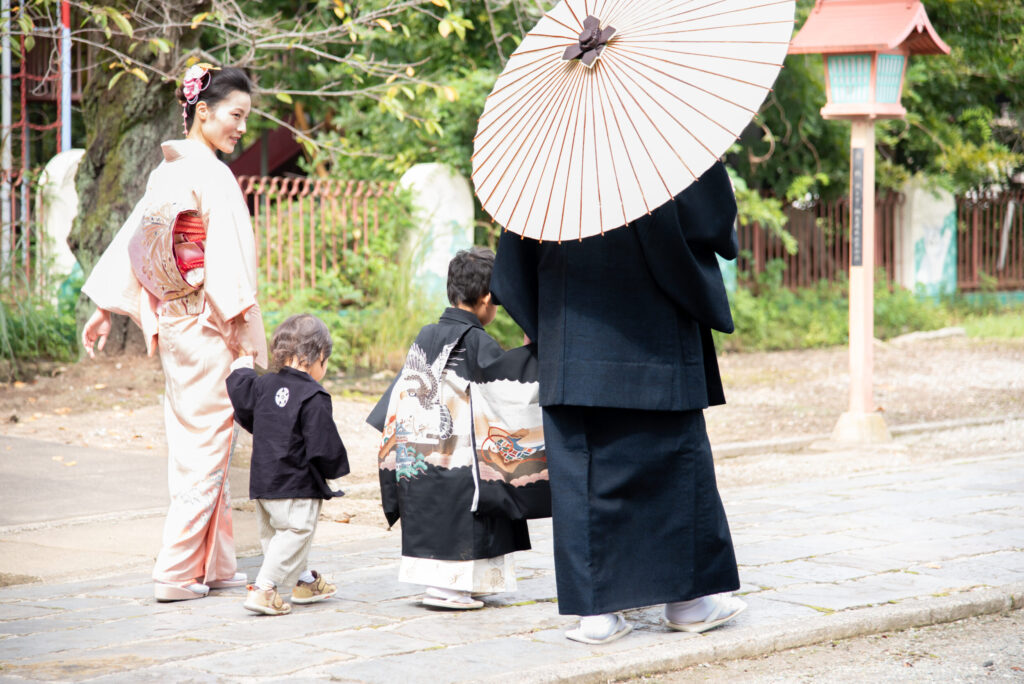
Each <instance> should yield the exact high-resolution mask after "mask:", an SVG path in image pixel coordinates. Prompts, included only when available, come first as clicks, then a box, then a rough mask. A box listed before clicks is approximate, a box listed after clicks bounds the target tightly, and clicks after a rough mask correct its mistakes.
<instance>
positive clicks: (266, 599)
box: [245, 584, 292, 615]
mask: <svg viewBox="0 0 1024 684" xmlns="http://www.w3.org/2000/svg"><path fill="white" fill-rule="evenodd" d="M246 589H248V590H249V595H248V596H246V598H245V607H246V608H248V609H249V610H251V611H252V612H254V613H263V614H264V615H287V614H288V613H289V612H291V609H292V607H291V605H290V604H287V603H285V602H284V601H282V600H281V597H280V596H279V595H278V593H277V589H260V588H259V587H257V586H254V585H252V584H250V585H249V586H248V587H246Z"/></svg>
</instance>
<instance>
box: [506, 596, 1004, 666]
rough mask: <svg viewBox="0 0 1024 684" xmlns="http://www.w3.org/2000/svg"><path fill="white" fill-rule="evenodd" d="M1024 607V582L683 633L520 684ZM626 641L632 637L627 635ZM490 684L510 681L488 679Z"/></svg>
mask: <svg viewBox="0 0 1024 684" xmlns="http://www.w3.org/2000/svg"><path fill="white" fill-rule="evenodd" d="M1022 608H1024V582H1017V583H1014V584H1009V585H1004V586H1001V587H996V588H992V589H979V590H974V591H967V592H963V593H959V594H955V595H952V596H943V597H939V598H927V599H916V600H915V599H910V600H907V601H904V602H901V603H894V604H883V605H880V606H874V607H870V608H860V609H854V610H846V611H840V612H836V613H831V614H828V615H823V616H821V617H820V618H813V619H811V620H807V619H806V618H804V619H800V620H790V621H787V622H783V623H779V624H775V625H766V626H759V627H756V628H754V627H747V628H742V629H728V628H724V629H721V630H720V631H712V632H708V633H707V634H705V635H682V634H681V635H680V640H679V642H678V643H677V644H672V645H658V646H649V647H647V648H643V649H638V650H636V651H625V652H617V653H612V654H608V655H599V653H600V649H601V647H600V646H595V647H594V650H595V657H594V658H593V659H591V660H587V661H584V662H575V663H566V664H564V665H557V666H554V667H545V668H536V669H533V670H525V671H523V672H520V673H517V675H516V681H517V683H518V684H542V683H545V684H546V683H547V682H575V683H579V684H590V683H599V682H601V683H603V682H609V681H618V680H625V679H631V678H634V677H639V676H642V675H650V674H656V673H661V672H670V671H673V670H680V669H683V668H686V667H690V666H692V665H698V664H700V663H708V662H715V661H723V660H738V659H741V658H752V657H756V656H761V655H767V654H770V653H775V652H778V651H785V650H788V649H792V648H799V647H801V646H810V645H813V644H818V643H822V642H826V641H833V640H840V639H850V638H853V637H859V636H867V635H871V634H882V633H884V632H892V631H901V630H905V629H910V628H913V627H925V626H928V625H936V624H942V623H947V622H955V621H957V620H963V619H965V618H969V617H975V616H978V615H990V614H992V613H1000V612H1004V611H1009V610H1020V609H1022ZM626 638H627V639H628V638H629V637H626ZM486 681H489V682H499V681H502V682H504V681H507V678H494V679H488V680H486Z"/></svg>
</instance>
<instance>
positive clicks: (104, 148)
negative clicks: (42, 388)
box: [68, 0, 209, 354]
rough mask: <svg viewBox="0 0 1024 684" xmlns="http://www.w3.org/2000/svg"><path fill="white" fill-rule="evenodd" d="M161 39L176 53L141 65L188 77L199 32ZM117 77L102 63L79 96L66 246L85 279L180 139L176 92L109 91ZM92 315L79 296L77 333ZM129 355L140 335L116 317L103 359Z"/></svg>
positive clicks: (143, 86)
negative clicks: (80, 142)
mask: <svg viewBox="0 0 1024 684" xmlns="http://www.w3.org/2000/svg"><path fill="white" fill-rule="evenodd" d="M208 5H209V0H184V1H181V0H178V1H165V2H162V3H155V4H154V5H151V7H153V8H154V9H153V10H152V11H153V13H154V14H157V13H158V14H159V16H154V17H152V18H153V19H158V18H160V19H163V20H167V19H170V20H172V21H176V22H181V21H184V22H185V23H188V22H189V21H190V20H191V18H192V17H193V16H194V15H195V14H196V13H198V12H201V11H203V10H204V9H206V8H208ZM164 37H166V38H168V39H169V40H171V41H172V42H173V43H174V47H173V49H172V50H171V53H170V54H164V55H160V56H159V57H158V58H157V57H150V58H149V59H148V60H141V61H148V62H149V63H151V64H154V65H155V66H156V67H157V68H160V69H161V70H163V71H165V72H171V73H177V72H178V71H183V68H184V67H183V57H184V56H185V55H186V54H187V53H188V51H189V50H191V49H192V48H194V47H195V46H196V45H197V44H198V40H199V31H190V30H186V31H185V32H184V33H183V34H180V35H175V32H174V31H168V32H167V34H165V36H164ZM117 47H119V48H122V49H123V48H124V47H125V46H124V45H118V46H117ZM179 66H180V68H179ZM117 72H118V70H116V69H115V70H111V69H108V68H106V65H105V64H102V63H101V65H100V66H99V67H98V68H97V69H96V70H95V72H94V75H93V77H92V79H91V80H90V81H89V83H88V85H87V86H86V88H85V92H83V94H82V113H83V119H84V120H85V128H86V146H85V156H84V157H83V158H82V163H81V165H80V166H79V168H78V175H77V177H76V186H77V190H78V217H77V218H76V219H75V223H74V225H73V227H72V230H71V233H70V235H69V236H68V245H69V246H70V247H71V251H72V252H74V254H75V257H76V258H77V259H78V263H80V264H81V265H82V269H83V270H84V271H85V274H86V276H88V275H89V274H90V273H91V272H92V269H93V267H94V266H95V265H96V262H97V261H98V260H99V258H100V255H102V254H103V250H104V249H106V247H107V245H108V244H110V241H111V240H112V239H113V237H114V235H115V234H116V233H117V231H118V230H120V228H121V225H122V224H123V223H124V221H125V220H127V218H128V215H129V214H130V213H131V211H132V208H133V207H134V206H135V203H136V202H138V201H139V200H140V199H141V198H142V195H143V194H144V192H145V190H146V181H147V180H148V178H149V173H150V171H152V170H153V169H154V168H156V165H157V164H159V163H160V160H161V159H162V158H163V156H162V153H161V151H160V143H161V142H163V141H164V140H168V139H171V138H180V137H182V130H181V126H182V120H181V107H180V106H179V105H178V102H177V100H176V99H175V97H174V90H175V88H176V87H177V84H176V83H167V82H161V80H160V79H159V78H158V77H156V76H151V77H150V80H149V83H144V82H143V81H142V80H140V79H138V78H136V77H135V76H133V75H131V74H125V75H124V76H122V77H121V78H120V79H119V80H118V82H117V83H116V84H115V85H114V87H113V88H109V89H108V84H109V83H110V80H111V79H112V78H113V76H114V74H116V73H117ZM93 308H94V307H93V305H92V303H91V301H90V300H89V299H88V298H87V297H85V296H84V295H82V296H81V298H80V299H79V302H78V309H77V317H78V324H79V331H81V326H82V324H83V323H84V322H85V319H86V318H88V317H89V315H90V314H91V313H92V311H93ZM126 351H131V352H136V351H143V352H144V351H145V345H144V342H143V339H142V334H141V332H140V331H139V330H138V328H136V326H134V325H133V324H132V323H131V321H130V320H128V319H127V318H125V317H123V316H115V317H114V322H113V328H112V330H111V334H110V338H109V339H108V340H107V345H106V348H105V352H106V353H107V354H123V353H125V352H126Z"/></svg>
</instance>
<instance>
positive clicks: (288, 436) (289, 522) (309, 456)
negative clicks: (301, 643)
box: [227, 314, 349, 615]
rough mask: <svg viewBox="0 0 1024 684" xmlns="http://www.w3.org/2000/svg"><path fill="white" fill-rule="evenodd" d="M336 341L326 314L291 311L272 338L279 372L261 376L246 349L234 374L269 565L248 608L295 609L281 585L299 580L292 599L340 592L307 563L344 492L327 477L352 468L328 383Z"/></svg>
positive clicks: (231, 381)
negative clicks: (333, 501) (325, 515)
mask: <svg viewBox="0 0 1024 684" xmlns="http://www.w3.org/2000/svg"><path fill="white" fill-rule="evenodd" d="M331 347H332V344H331V336H330V332H329V331H328V330H327V326H326V325H324V323H323V321H321V320H320V319H319V318H317V317H315V316H311V315H310V314H298V315H295V316H291V317H289V318H288V319H286V320H285V321H284V323H282V324H281V325H280V326H278V328H277V330H275V331H274V335H273V337H272V338H271V342H270V353H271V356H272V359H273V365H274V366H275V367H277V368H278V370H277V372H276V373H267V374H266V375H263V376H259V375H257V374H256V371H254V370H253V368H252V357H251V356H247V355H243V356H241V357H240V358H239V359H237V360H236V361H235V362H234V363H233V364H232V371H231V374H230V375H229V376H228V379H227V386H228V395H229V396H230V397H231V404H232V406H233V407H234V409H235V420H236V421H238V424H239V425H241V426H242V427H243V428H245V429H246V430H248V431H249V432H251V433H252V434H253V448H252V463H251V465H250V473H249V498H250V499H252V500H253V501H254V502H255V503H256V512H257V515H258V516H259V526H260V543H261V545H262V546H263V565H262V566H261V567H260V572H259V574H258V575H257V577H256V581H255V583H254V584H252V585H250V586H249V595H248V596H247V598H246V601H245V607H246V608H248V609H249V610H251V611H254V612H257V613H263V614H265V615H284V614H285V613H288V612H289V611H291V605H289V604H288V603H285V602H284V601H283V600H282V599H281V597H280V595H279V594H278V590H279V589H285V588H287V587H291V586H292V584H294V585H295V588H294V590H293V591H292V597H291V599H292V603H315V602H317V601H322V600H324V599H326V598H330V597H331V596H333V595H334V593H335V592H336V591H337V588H336V587H335V586H334V585H332V584H329V583H327V581H326V580H324V578H323V577H321V576H320V574H319V573H318V572H317V571H316V570H308V569H307V568H306V560H307V558H308V556H309V549H310V546H311V544H312V541H313V533H314V532H315V531H316V523H317V519H318V518H319V516H320V507H321V506H322V504H323V500H324V499H329V498H331V497H332V496H335V495H340V494H341V492H332V491H331V489H330V487H328V486H327V483H326V481H325V480H327V479H333V478H337V477H341V476H342V475H346V474H348V472H349V466H348V454H347V452H346V451H345V445H344V444H343V443H342V441H341V437H340V436H339V435H338V428H337V426H336V425H335V424H334V418H333V416H332V410H331V396H330V395H329V394H328V393H327V391H326V390H325V389H324V388H323V387H322V386H321V385H320V380H322V379H323V377H324V373H325V372H326V367H327V359H328V357H329V356H330V355H331ZM296 580H297V582H296Z"/></svg>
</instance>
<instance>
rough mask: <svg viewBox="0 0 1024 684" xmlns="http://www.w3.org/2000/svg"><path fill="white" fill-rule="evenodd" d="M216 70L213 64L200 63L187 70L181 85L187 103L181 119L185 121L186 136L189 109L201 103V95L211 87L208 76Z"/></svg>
mask: <svg viewBox="0 0 1024 684" xmlns="http://www.w3.org/2000/svg"><path fill="white" fill-rule="evenodd" d="M216 68H217V67H215V66H213V65H212V64H208V63H206V62H199V63H198V64H193V65H192V66H190V67H189V68H188V69H186V70H185V78H184V79H183V80H182V83H181V93H182V95H183V96H184V97H185V102H184V103H182V105H181V118H182V120H183V121H184V129H185V135H188V107H189V105H194V104H195V103H197V102H199V94H200V93H202V92H203V91H204V90H206V87H207V86H209V85H210V79H209V78H207V76H208V75H209V73H210V71H213V70H215V69H216Z"/></svg>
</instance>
